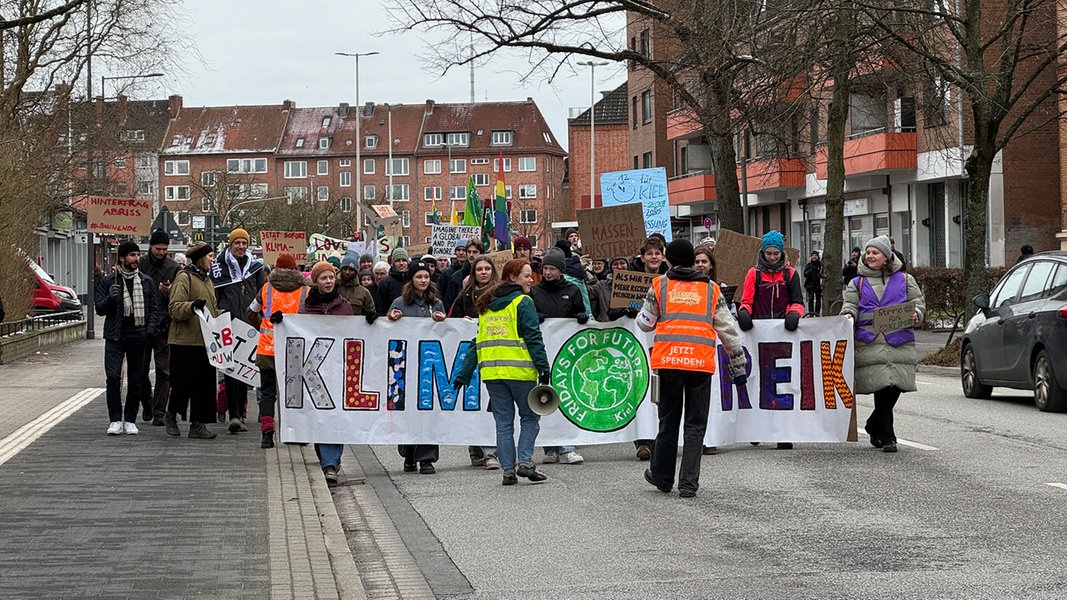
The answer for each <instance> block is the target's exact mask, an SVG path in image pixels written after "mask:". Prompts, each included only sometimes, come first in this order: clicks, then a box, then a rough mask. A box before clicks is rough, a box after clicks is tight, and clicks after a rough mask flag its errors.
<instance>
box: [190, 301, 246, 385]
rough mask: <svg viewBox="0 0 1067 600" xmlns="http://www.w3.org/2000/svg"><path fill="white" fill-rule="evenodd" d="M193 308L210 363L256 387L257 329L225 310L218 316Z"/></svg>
mask: <svg viewBox="0 0 1067 600" xmlns="http://www.w3.org/2000/svg"><path fill="white" fill-rule="evenodd" d="M194 312H196V314H197V316H199V317H200V333H201V334H202V335H203V337H204V347H206V348H207V357H208V362H210V363H211V366H213V367H215V368H216V369H218V370H220V371H222V372H223V373H224V374H226V375H228V376H230V377H233V378H234V379H240V380H241V381H244V382H245V383H247V384H249V385H253V386H256V387H259V385H260V377H259V367H257V366H256V346H257V345H258V344H259V330H258V329H256V328H255V327H253V326H252V325H249V324H248V323H245V322H244V321H242V320H240V319H233V318H231V317H230V313H228V312H225V311H223V313H222V314H220V315H219V316H217V317H212V316H210V315H208V314H207V313H206V312H205V311H194Z"/></svg>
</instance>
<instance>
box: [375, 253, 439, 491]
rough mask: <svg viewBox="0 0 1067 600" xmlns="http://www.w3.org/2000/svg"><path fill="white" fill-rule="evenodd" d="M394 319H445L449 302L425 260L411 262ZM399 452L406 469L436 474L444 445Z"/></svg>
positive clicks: (399, 449) (405, 446) (391, 311)
mask: <svg viewBox="0 0 1067 600" xmlns="http://www.w3.org/2000/svg"><path fill="white" fill-rule="evenodd" d="M387 314H388V316H389V320H390V321H399V320H400V319H402V318H404V317H408V318H431V319H433V320H434V321H444V320H445V305H444V303H443V302H441V298H440V296H438V291H437V286H436V285H434V284H433V283H432V282H431V281H430V267H429V266H427V264H426V263H425V262H423V261H421V260H417V261H415V262H413V263H411V280H410V281H408V282H407V283H405V284H404V289H403V290H402V292H401V294H400V297H399V298H397V299H396V300H393V304H392V306H390V307H389V312H388V313H387ZM397 452H399V453H400V456H402V457H404V470H405V471H408V472H412V471H415V469H416V464H417V465H418V467H417V468H418V470H419V473H422V474H423V475H433V474H434V473H436V472H437V469H436V468H435V467H434V466H433V464H434V463H435V462H437V459H438V457H439V456H440V447H439V446H438V445H436V444H400V445H399V446H397Z"/></svg>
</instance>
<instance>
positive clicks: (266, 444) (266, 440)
mask: <svg viewBox="0 0 1067 600" xmlns="http://www.w3.org/2000/svg"><path fill="white" fill-rule="evenodd" d="M259 447H260V448H273V447H274V430H273V429H269V430H267V431H264V432H263V439H262V440H261V441H260V442H259Z"/></svg>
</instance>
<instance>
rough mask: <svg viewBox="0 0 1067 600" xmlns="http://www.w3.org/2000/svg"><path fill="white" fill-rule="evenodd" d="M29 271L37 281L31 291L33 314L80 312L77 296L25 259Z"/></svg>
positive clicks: (80, 306) (38, 266)
mask: <svg viewBox="0 0 1067 600" xmlns="http://www.w3.org/2000/svg"><path fill="white" fill-rule="evenodd" d="M26 264H27V265H29V267H30V271H31V272H32V273H33V276H34V278H35V279H36V280H37V285H36V287H34V289H33V312H34V313H37V314H41V313H51V312H64V311H68V310H81V309H82V303H81V301H80V300H78V295H77V294H75V293H74V290H72V289H70V288H69V287H64V286H62V285H59V284H57V283H56V282H55V280H54V279H52V276H51V275H49V274H48V272H47V271H45V270H44V269H42V268H41V266H40V265H38V264H37V263H35V262H33V261H32V260H29V259H27V260H26Z"/></svg>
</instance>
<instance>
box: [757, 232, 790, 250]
mask: <svg viewBox="0 0 1067 600" xmlns="http://www.w3.org/2000/svg"><path fill="white" fill-rule="evenodd" d="M767 248H777V249H778V250H780V251H782V252H785V236H783V235H782V234H781V233H779V232H778V231H777V230H774V229H772V230H770V231H768V232H767V233H765V234H763V243H762V244H761V245H760V247H759V251H760V252H763V251H764V250H766V249H767Z"/></svg>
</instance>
